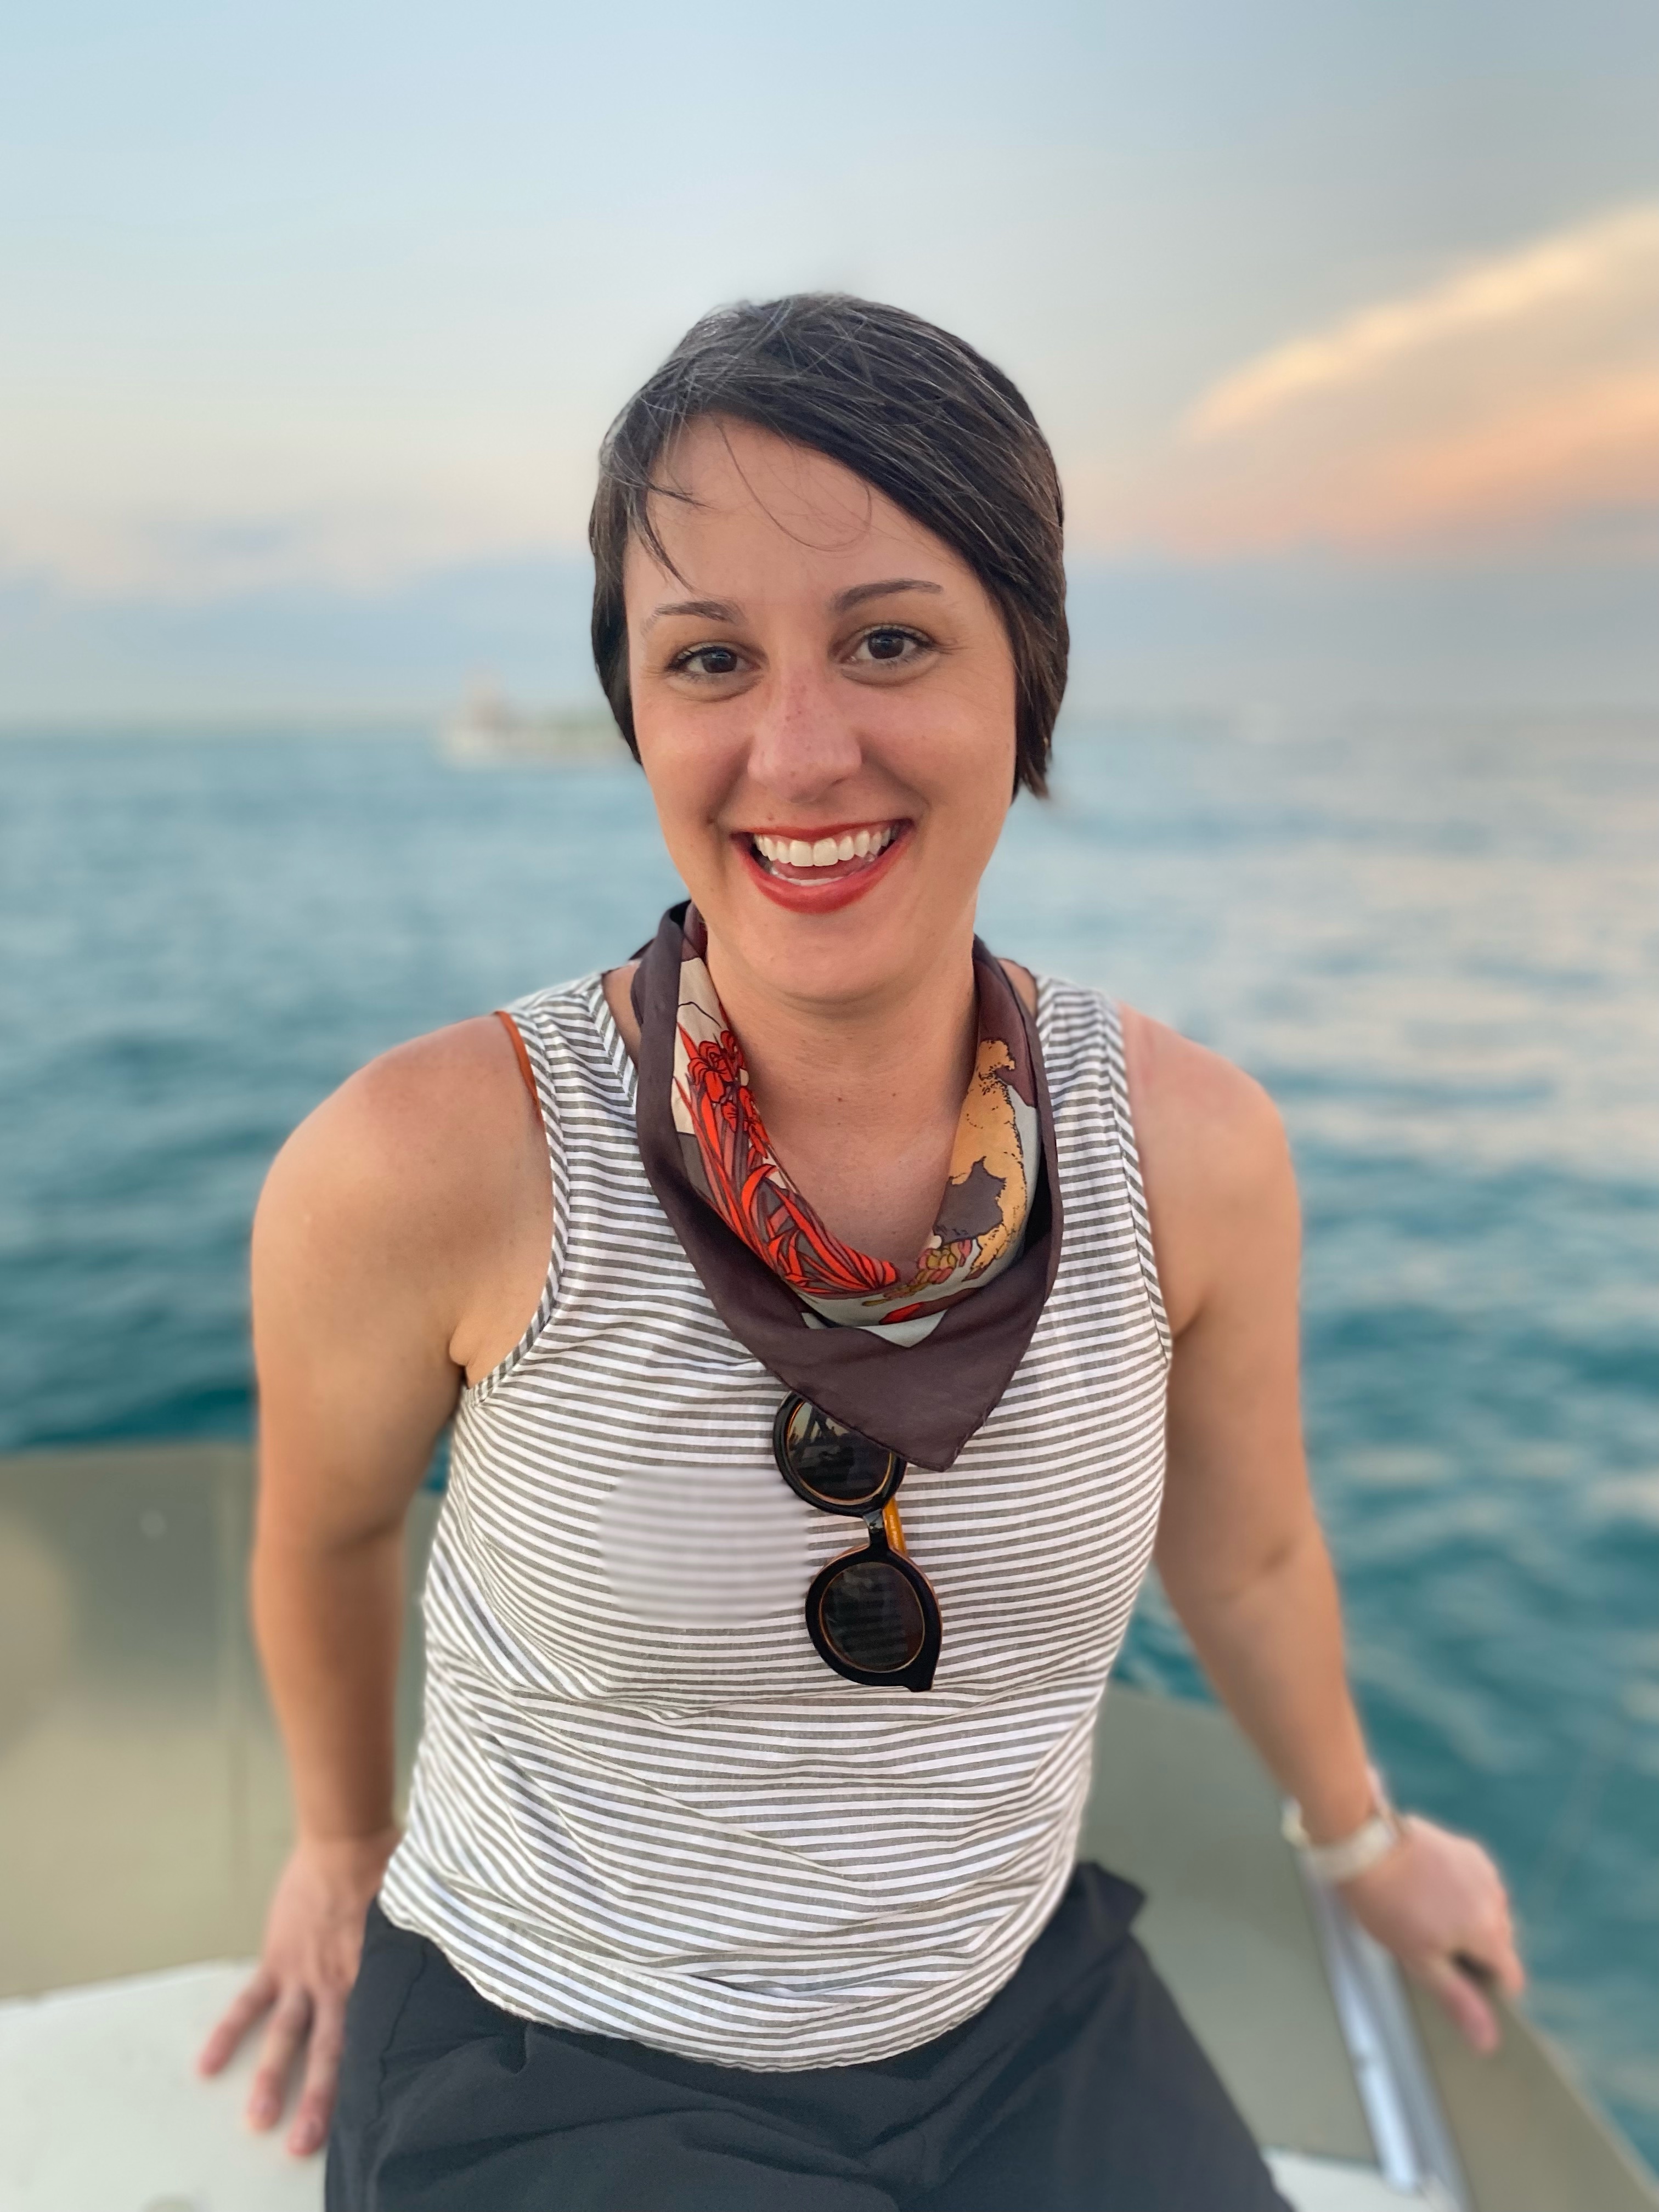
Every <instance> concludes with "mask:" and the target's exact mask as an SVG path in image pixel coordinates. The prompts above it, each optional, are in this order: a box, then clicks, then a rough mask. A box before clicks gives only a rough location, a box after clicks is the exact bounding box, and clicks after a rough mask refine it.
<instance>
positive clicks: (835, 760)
mask: <svg viewBox="0 0 1659 2212" xmlns="http://www.w3.org/2000/svg"><path fill="white" fill-rule="evenodd" d="M845 688H846V687H843V686H841V685H838V684H836V683H835V681H834V679H833V678H832V677H831V676H830V675H829V673H828V671H819V670H816V669H805V668H802V669H775V670H773V671H771V672H770V674H769V677H768V678H767V680H766V682H765V683H764V684H762V685H761V686H760V687H759V690H758V691H757V693H751V695H750V696H751V698H752V699H753V702H754V712H755V719H754V721H753V723H752V724H751V726H750V742H749V760H748V770H749V775H750V780H751V781H754V782H756V783H757V784H761V785H763V786H764V787H765V788H766V789H767V790H768V791H769V792H771V793H775V795H776V796H777V797H778V798H779V799H795V800H799V801H805V800H808V799H814V798H816V797H817V796H818V795H819V794H820V793H823V792H825V791H828V790H829V789H830V788H832V787H834V786H835V785H836V784H838V783H841V782H843V781H845V780H846V779H847V778H848V776H851V775H856V774H857V773H858V771H859V769H860V767H861V766H862V765H863V761H864V748H863V746H862V744H860V740H859V736H858V732H857V730H856V728H855V726H854V720H853V717H852V713H851V707H852V702H851V701H849V700H848V699H847V698H845V697H844V696H839V695H840V694H841V693H842V690H844V689H845Z"/></svg>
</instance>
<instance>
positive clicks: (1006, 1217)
mask: <svg viewBox="0 0 1659 2212" xmlns="http://www.w3.org/2000/svg"><path fill="white" fill-rule="evenodd" d="M682 946H683V949H682V951H681V955H680V983H679V1009H678V1021H677V1024H676V1028H675V1038H674V1091H673V1109H674V1127H675V1128H676V1129H677V1130H678V1132H679V1134H680V1136H681V1138H682V1139H684V1143H683V1145H682V1151H683V1152H684V1158H685V1166H686V1172H687V1174H688V1176H690V1180H691V1182H692V1183H693V1184H694V1185H695V1186H696V1188H697V1190H698V1191H699V1192H701V1194H702V1196H703V1197H704V1198H705V1199H707V1200H708V1203H709V1205H710V1206H713V1207H714V1210H715V1212H717V1213H718V1214H719V1215H720V1218H721V1220H722V1221H724V1222H725V1224H726V1227H727V1228H728V1229H730V1230H731V1231H732V1233H733V1234H734V1235H735V1236H738V1237H741V1238H742V1239H743V1241H744V1243H745V1244H746V1245H747V1246H748V1247H749V1249H750V1251H751V1252H753V1253H754V1254H755V1255H757V1258H759V1259H761V1260H763V1261H764V1262H765V1264H766V1265H767V1267H769V1268H770V1269H771V1271H772V1273H774V1274H775V1276H777V1278H778V1279H779V1280H780V1281H781V1282H783V1283H787V1285H788V1286H789V1288H790V1289H791V1290H792V1291H793V1292H794V1293H795V1296H796V1297H798V1298H799V1299H800V1300H801V1302H802V1304H804V1305H805V1306H807V1307H810V1308H811V1312H812V1313H813V1314H814V1315H816V1316H818V1317H819V1318H820V1319H821V1320H822V1321H823V1322H828V1323H829V1324H830V1325H831V1326H833V1327H836V1328H867V1329H872V1330H875V1331H877V1332H878V1334H880V1335H881V1336H882V1337H883V1338H884V1340H886V1341H887V1342H888V1343H890V1344H902V1345H913V1344H919V1343H920V1342H921V1340H923V1338H925V1337H927V1336H929V1335H931V1334H932V1333H933V1330H934V1329H936V1328H938V1327H939V1322H941V1320H942V1319H943V1318H944V1316H945V1309H946V1308H947V1307H949V1306H951V1305H954V1304H956V1302H957V1299H959V1298H964V1297H969V1296H971V1295H972V1293H973V1292H974V1291H976V1290H978V1289H980V1288H981V1286H982V1285H985V1284H987V1283H990V1282H993V1281H994V1280H995V1279H996V1278H997V1276H998V1275H1000V1273H1002V1272H1003V1270H1004V1269H1005V1268H1006V1267H1012V1264H1013V1262H1014V1261H1016V1260H1017V1259H1018V1257H1019V1255H1020V1252H1021V1250H1022V1249H1023V1247H1024V1240H1025V1222H1026V1217H1027V1215H1028V1214H1029V1212H1030V1201H1031V1187H1032V1184H1033V1182H1035V1181H1036V1164H1037V1162H1038V1160H1039V1159H1040V1158H1041V1156H1042V1139H1041V1137H1040V1135H1039V1133H1038V1130H1037V1111H1036V1083H1035V1081H1034V1079H1033V1078H1032V1074H1031V1066H1030V1053H1029V1051H1028V1050H1027V1048H1026V1042H1025V1028H1024V1023H1019V1024H1014V1023H1011V1022H1009V1021H1008V1020H1007V1019H1006V1009H999V1011H1000V1012H1002V1014H1003V1017H1004V1018H1003V1019H1002V1021H1001V1022H1000V1024H998V1025H997V1026H998V1027H999V1028H1000V1029H1004V1030H1012V1031H1013V1035H1012V1036H1001V1035H993V1034H991V1033H989V1032H988V1031H987V1025H986V1014H987V1009H986V1005H985V997H984V994H982V993H981V994H980V997H979V1021H980V1033H979V1042H978V1047H977V1049H976V1051H975V1058H974V1073H973V1075H972V1077H971V1079H969V1085H968V1096H967V1097H966V1099H965V1100H964V1101H963V1109H962V1118H961V1120H960V1121H958V1122H957V1134H956V1142H955V1144H954V1146H952V1148H951V1170H950V1175H949V1177H948V1179H947V1181H946V1183H945V1200H944V1203H943V1205H942V1206H940V1208H939V1218H938V1219H937V1220H936V1221H935V1222H934V1224H933V1233H932V1235H931V1236H930V1237H928V1239H927V1243H925V1244H924V1246H923V1247H922V1251H921V1258H920V1260H919V1261H918V1262H917V1264H916V1266H915V1269H914V1270H913V1271H912V1272H911V1273H909V1274H908V1275H906V1274H904V1273H902V1272H901V1271H900V1269H898V1268H897V1267H895V1266H894V1265H893V1263H892V1261H890V1260H877V1259H872V1257H871V1255H869V1254H868V1253H867V1252H860V1251H858V1250H857V1249H855V1248H854V1246H852V1245H850V1244H845V1243H842V1240H841V1238H840V1237H837V1236H836V1233H835V1231H833V1230H831V1229H829V1228H826V1227H825V1225H824V1224H823V1221H822V1220H821V1219H820V1218H819V1216H818V1215H817V1212H816V1211H815V1210H814V1209H813V1207H812V1206H811V1203H810V1202H809V1201H808V1200H806V1199H805V1197H803V1196H802V1194H801V1193H800V1192H799V1190H797V1189H796V1188H795V1186H794V1184H793V1182H791V1181H790V1179H789V1176H788V1173H787V1170H785V1169H784V1167H783V1166H782V1165H781V1164H780V1162H779V1160H778V1158H777V1157H776V1155H775V1153H774V1152H773V1150H772V1147H771V1144H770V1141H769V1139H768V1137H767V1134H766V1127H765V1124H764V1123H763V1121H762V1120H761V1115H760V1109H759V1107H758V1106H757V1104H756V1103H755V1096H754V1093H753V1091H751V1090H750V1087H749V1071H748V1069H747V1067H746V1066H744V1058H743V1048H742V1047H741V1045H739V1044H738V1040H737V1038H736V1037H735V1036H733V1035H732V1029H731V1026H730V1024H728V1022H727V1021H726V1015H725V1012H724V1010H723V1009H722V1007H721V1006H720V999H719V997H718V995H717V994H716V993H715V990H714V979H713V978H712V977H711V975H709V973H708V961H707V954H708V933H707V932H706V931H705V929H704V928H703V926H702V917H701V915H699V914H698V913H697V911H696V908H695V907H692V908H689V909H688V910H687V914H686V920H685V927H684V932H683V936H682Z"/></svg>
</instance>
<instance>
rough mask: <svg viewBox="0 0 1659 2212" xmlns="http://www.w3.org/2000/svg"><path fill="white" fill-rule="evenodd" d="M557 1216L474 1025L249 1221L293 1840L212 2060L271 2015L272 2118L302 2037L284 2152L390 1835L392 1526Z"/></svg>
mask: <svg viewBox="0 0 1659 2212" xmlns="http://www.w3.org/2000/svg"><path fill="white" fill-rule="evenodd" d="M549 1209H550V1198H549V1194H548V1188H547V1175H546V1169H545V1164H544V1155H543V1152H542V1149H541V1140H540V1132H539V1130H538V1128H537V1127H535V1124H534V1120H533V1115H532V1110H531V1108H530V1104H529V1101H528V1098H527V1097H526V1094H525V1092H524V1091H523V1087H522V1085H521V1084H520V1079H519V1076H518V1072H517V1069H516V1066H514V1065H513V1060H512V1054H511V1047H510V1045H509V1044H508V1042H507V1039H506V1037H505V1036H504V1035H503V1034H502V1032H501V1030H500V1027H499V1025H498V1024H495V1023H494V1022H484V1023H469V1024H464V1025H462V1027H460V1028H459V1029H457V1030H448V1031H443V1032H441V1033H440V1034H439V1035H438V1036H435V1037H429V1038H423V1039H422V1040H420V1041H419V1042H417V1043H416V1044H415V1045H412V1046H407V1047H404V1048H402V1049H401V1050H400V1051H399V1052H398V1053H395V1054H388V1055H387V1057H386V1059H385V1060H380V1061H377V1062H375V1063H374V1065H373V1066H370V1067H368V1068H366V1069H365V1070H364V1071H363V1072H362V1074H360V1075H358V1076H356V1077H354V1078H353V1079H352V1080H351V1082H349V1084H347V1085H345V1086H344V1087H343V1089H342V1090H341V1091H338V1092H337V1093H336V1094H335V1096H334V1097H332V1098H331V1099H329V1100H328V1101H326V1102H325V1104H324V1105H323V1106H321V1107H319V1109H318V1110H317V1112H316V1113H315V1114H314V1115H312V1116H311V1118H310V1120H309V1121H307V1122H305V1123H304V1124H303V1125H302V1126H301V1128H300V1129H298V1130H297V1131H296V1132H295V1135H294V1136H293V1137H292V1138H291V1139H289V1143H288V1144H287V1145H286V1146H284V1148H283V1152H282V1153H281V1154H280V1155H279V1157H278V1158H277V1160H276V1164H275V1166H274V1167H273V1168H272V1170H271V1172H270V1178H269V1180H268V1182H267V1183H266V1186H265V1189H264V1195H263V1196H262V1198H261V1200H260V1202H259V1208H258V1214H257V1216H256V1218H255V1222H254V1233H253V1253H252V1271H253V1332H254V1352H255V1357H256V1360H257V1364H258V1376H259V1394H260V1419H259V1503H258V1521H257V1526H256V1532H255V1545H254V1558H253V1569H252V1596H253V1613H254V1623H255V1627H256V1631H257V1634H258V1643H259V1650H260V1654H261V1656H262V1658H263V1660H264V1668H265V1675H266V1680H267V1681H268V1683H269V1685H270V1692H271V1698H272V1701H273V1703H274V1705H275V1706H276V1715H277V1719H278V1722H279V1724H280V1726H281V1729H282V1733H283V1743H284V1746H285V1747H286V1750H287V1753H288V1759H289V1775H290V1778H291V1782H292V1785H293V1794H294V1805H295V1826H296V1841H295V1850H294V1854H293V1857H291V1859H290V1861H289V1865H288V1867H287V1868H286V1869H285V1870H284V1872H283V1877H282V1880H281V1881H280V1882H279V1884H278V1887H277V1890H276V1895H275V1897H274V1899H273V1900H272V1905H271V1911H270V1920H269V1922H268V1924H267V1929H266V1936H265V1943H264V1953H263V1955H262V1958H261V1961H260V1966H259V1971H258V1973H257V1974H256V1976H255V1978H254V1979H253V1981H252V1983H251V1984H249V1986H248V1988H247V1989H246V1990H245V1991H244V1992H243V1994H242V1996H241V1997H240V1999H239V2000H238V2002H237V2003H236V2004H235V2005H234V2007H233V2008H232V2009H231V2011H230V2013H229V2014H228V2015H227V2016H226V2018H225V2019H224V2020H223V2021H222V2022H221V2023H220V2025H219V2027H218V2028H217V2029H216V2031H215V2033H214V2035H213V2036H212V2038H211V2039H210V2041H209V2043H208V2045H207V2046H206V2048H205V2050H204V2052H203V2055H202V2064H203V2067H204V2070H205V2071H208V2072H214V2071H216V2070H217V2069H219V2068H220V2067H221V2066H222V2065H223V2064H224V2063H225V2062H226V2060H227V2059H228V2057H229V2056H230V2054H231V2052H232V2051H234V2049H235V2047H236V2045H237V2044H238V2043H239V2041H240V2039H241V2038H242V2036H243V2035H244V2034H245V2033H246V2031H247V2030H248V2029H249V2027H252V2024H253V2022H254V2021H256V2020H258V2019H259V2018H260V2017H261V2016H262V2015H264V2014H265V2013H266V2012H270V2015H271V2017H270V2026H269V2027H268V2028H267V2031H266V2034H265V2041H264V2051H263V2053H262V2057H261V2062H260V2065H259V2068H258V2072H257V2073H256V2075H255V2078H254V2082H253V2087H252V2093H251V2096H250V2100H249V2117H250V2118H251V2119H252V2122H253V2124H255V2125H256V2126H259V2127H269V2126H270V2125H272V2124H274V2123H275V2121H276V2118H277V2117H278V2116H279V2114H280V2112H281V2110H282V2105H283V2094H284V2088H285V2084H286V2081H287V2077H288V2075H289V2070H290V2069H291V2067H292V2065H293V2063H294V2060H295V2057H296V2055H297V2054H298V2052H299V2051H301V2048H302V2047H307V2046H308V2047H307V2064H306V2072H305V2081H304V2086H303V2088H302V2090H301V2099H300V2103H299V2106H298V2109H297V2111H296V2112H295V2118H294V2122H293V2124H292V2126H291V2128H290V2130H289V2146H290V2148H293V2149H295V2150H296V2151H309V2150H313V2149H314V2148H317V2147H318V2145H319V2143H320V2142H322V2141H323V2139H324V2136H325V2134H326V2131H327V2125H328V2118H329V2112H330V2110H331V2105H332V2100H333V2090H334V2080H335V2075H336V2073H337V2067H338V2061H339V2053H340V2049H341V2043H342V2037H343V2024H344V2008H345V1999H346V1996H347V1994H348V1993H349V1990H350V1986H351V1983H352V1981H353V1979H354V1978H355V1976H356V1966H357V1958H358V1954H359V1950H360V1948H361V1943H362V1925H363V1916H364V1913H365V1911H367V1908H368V1903H369V1900H370V1899H372V1897H373V1896H374V1893H375V1890H376V1889H377V1888H378V1887H379V1885H380V1876H381V1875H382V1873H383V1872H384V1870H385V1866H386V1860H387V1858H388V1857H390V1855H391V1852H392V1847H393V1845H394V1844H395V1843H396V1841H397V1833H396V1830H395V1828H394V1826H393V1814H392V1787H393V1781H392V1753H393V1744H392V1712H393V1696H394V1689H395V1685H396V1679H397V1669H398V1641H399V1636H400V1632H401V1626H402V1613H403V1565H402V1553H403V1532H404V1516H405V1515H406V1513H407V1511H408V1508H409V1504H410V1499H411V1498H412V1497H413V1495H414V1493H415V1492H416V1488H417V1487H418V1486H419V1484H420V1481H421V1479H422V1475H423V1474H424V1473H425V1470H426V1468H427V1464H428V1460H429V1459H430V1456H431V1452H432V1448H433V1444H434V1442H435V1439H436V1437H437V1435H438V1433H439V1431H440V1430H441V1428H442V1426H443V1425H444V1423H445V1422H446V1420H447V1419H448V1417H449V1415H450V1413H451V1412H452V1411H453V1407H454V1404H455V1401H456V1396H457V1394H458V1392H459V1388H460V1386H461V1383H462V1381H463V1379H464V1378H465V1376H469V1375H472V1376H476V1375H478V1374H482V1373H485V1372H488V1370H489V1368H490V1367H492V1366H493V1365H495V1363H496V1361H497V1360H498V1359H499V1358H501V1356H503V1354H504V1353H505V1352H507V1350H509V1349H510V1348H511V1346H513V1344H514V1343H515V1342H516V1341H517V1340H518V1337H519V1334H520V1331H521V1329H522V1328H523V1326H524V1322H525V1318H526V1315H527V1314H528V1313H530V1312H532V1311H533V1310H534V1308H535V1305H536V1302H537V1298H538V1295H539V1292H540V1288H541V1280H542V1273H543V1270H544V1266H545V1260H546V1253H547V1247H548V1230H549V1226H550V1221H549Z"/></svg>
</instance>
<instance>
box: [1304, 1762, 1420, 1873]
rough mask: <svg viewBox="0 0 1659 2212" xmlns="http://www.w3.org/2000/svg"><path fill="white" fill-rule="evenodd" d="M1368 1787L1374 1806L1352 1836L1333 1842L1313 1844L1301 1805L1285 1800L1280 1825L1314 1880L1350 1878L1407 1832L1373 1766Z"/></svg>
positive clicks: (1371, 1864) (1382, 1856) (1383, 1855)
mask: <svg viewBox="0 0 1659 2212" xmlns="http://www.w3.org/2000/svg"><path fill="white" fill-rule="evenodd" d="M1370 1777H1371V1789H1372V1791H1373V1793H1374V1795H1375V1796H1376V1811H1375V1812H1373V1813H1372V1814H1371V1815H1370V1818H1369V1819H1368V1820H1365V1821H1364V1822H1362V1824H1361V1825H1360V1826H1358V1827H1357V1828H1356V1829H1355V1830H1354V1832H1353V1833H1352V1835H1351V1836H1342V1837H1340V1838H1338V1840H1337V1841H1336V1842H1335V1843H1334V1844H1316V1843H1314V1842H1313V1841H1312V1840H1311V1839H1310V1837H1309V1834H1308V1832H1307V1830H1306V1828H1304V1826H1303V1825H1302V1808H1301V1807H1300V1806H1299V1805H1297V1804H1296V1803H1295V1802H1293V1801H1292V1802H1287V1803H1286V1804H1285V1817H1284V1819H1283V1820H1282V1821H1281V1822H1280V1824H1279V1825H1280V1828H1281V1830H1282V1832H1283V1834H1284V1838H1285V1842H1286V1843H1287V1844H1295V1846H1296V1848H1297V1850H1298V1851H1299V1852H1300V1853H1301V1854H1302V1863H1303V1864H1304V1866H1305V1867H1306V1868H1307V1869H1308V1872H1309V1873H1310V1875H1313V1877H1314V1879H1315V1881H1324V1882H1337V1881H1352V1880H1353V1878H1354V1876H1355V1875H1361V1874H1364V1872H1365V1871H1366V1869H1367V1868H1369V1867H1374V1866H1376V1864H1378V1863H1379V1862H1380V1861H1381V1860H1383V1859H1385V1858H1387V1857H1388V1856H1389V1852H1390V1851H1391V1850H1394V1848H1395V1845H1396V1844H1399V1843H1400V1842H1401V1841H1402V1839H1403V1838H1404V1836H1405V1833H1406V1831H1405V1828H1404V1826H1402V1824H1401V1819H1400V1815H1399V1814H1398V1813H1396V1812H1395V1809H1394V1807H1393V1806H1392V1805H1391V1804H1390V1803H1389V1793H1388V1791H1387V1790H1385V1789H1384V1788H1383V1778H1382V1777H1381V1775H1379V1774H1378V1773H1377V1771H1376V1768H1375V1767H1372V1769H1371V1770H1370Z"/></svg>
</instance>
